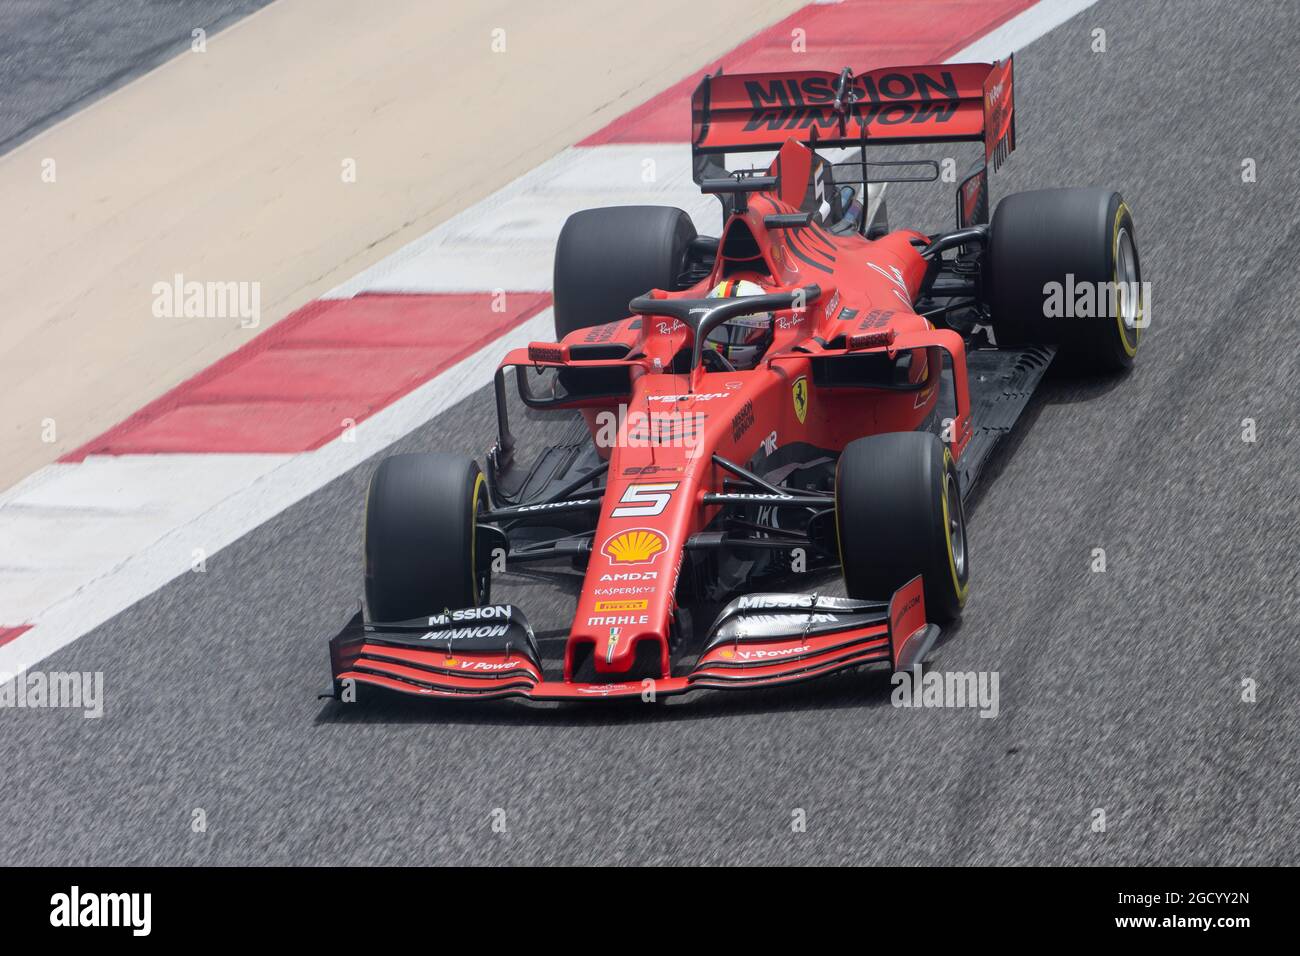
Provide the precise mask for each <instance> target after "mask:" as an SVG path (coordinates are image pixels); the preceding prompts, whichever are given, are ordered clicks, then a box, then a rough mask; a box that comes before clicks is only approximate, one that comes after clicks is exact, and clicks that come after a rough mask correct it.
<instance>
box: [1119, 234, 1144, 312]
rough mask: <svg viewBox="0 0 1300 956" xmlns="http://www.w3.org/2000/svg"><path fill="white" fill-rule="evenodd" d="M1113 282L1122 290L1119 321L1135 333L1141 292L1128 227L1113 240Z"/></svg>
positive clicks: (1134, 251)
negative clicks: (1121, 306) (1121, 308)
mask: <svg viewBox="0 0 1300 956" xmlns="http://www.w3.org/2000/svg"><path fill="white" fill-rule="evenodd" d="M1115 281H1116V282H1118V283H1120V284H1121V288H1122V289H1123V290H1124V293H1123V296H1122V298H1121V300H1120V301H1121V302H1122V303H1123V310H1122V312H1121V314H1120V320H1121V321H1122V322H1123V323H1124V327H1125V328H1127V329H1131V330H1132V331H1133V332H1135V333H1136V332H1137V329H1138V316H1139V314H1140V313H1141V310H1140V309H1139V307H1138V306H1139V298H1140V295H1141V291H1140V290H1139V289H1138V272H1137V251H1136V250H1135V249H1134V248H1133V237H1132V236H1131V235H1129V231H1128V227H1121V228H1120V231H1119V236H1118V237H1117V238H1116V240H1115Z"/></svg>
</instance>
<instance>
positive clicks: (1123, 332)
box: [1110, 202, 1142, 358]
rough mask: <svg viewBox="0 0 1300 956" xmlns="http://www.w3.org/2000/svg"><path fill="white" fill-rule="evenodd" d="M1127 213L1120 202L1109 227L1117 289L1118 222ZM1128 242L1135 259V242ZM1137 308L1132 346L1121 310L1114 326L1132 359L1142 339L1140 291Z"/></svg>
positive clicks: (1124, 205)
mask: <svg viewBox="0 0 1300 956" xmlns="http://www.w3.org/2000/svg"><path fill="white" fill-rule="evenodd" d="M1128 211H1129V210H1128V205H1127V204H1126V203H1123V202H1121V203H1120V204H1119V208H1118V209H1116V210H1115V222H1114V224H1113V225H1112V227H1111V240H1110V261H1111V280H1112V281H1113V282H1114V283H1115V285H1116V287H1117V288H1118V286H1119V282H1120V278H1119V224H1120V221H1121V220H1123V218H1124V214H1125V213H1128ZM1129 218H1130V219H1132V218H1133V216H1132V213H1129ZM1129 241H1130V242H1132V243H1133V255H1134V256H1135V257H1136V255H1137V242H1136V241H1135V240H1133V237H1132V235H1130V236H1129ZM1138 281H1141V274H1139V275H1138ZM1137 308H1138V311H1137V318H1136V325H1135V326H1134V327H1133V344H1132V345H1130V344H1129V337H1128V326H1126V325H1125V324H1124V312H1123V310H1122V309H1121V310H1119V311H1118V314H1117V315H1116V316H1115V324H1116V326H1118V328H1119V344H1120V345H1122V346H1123V347H1124V352H1125V353H1126V354H1127V355H1128V357H1129V358H1133V357H1134V356H1135V355H1137V350H1138V345H1139V344H1140V343H1141V339H1142V294H1141V290H1138V291H1137Z"/></svg>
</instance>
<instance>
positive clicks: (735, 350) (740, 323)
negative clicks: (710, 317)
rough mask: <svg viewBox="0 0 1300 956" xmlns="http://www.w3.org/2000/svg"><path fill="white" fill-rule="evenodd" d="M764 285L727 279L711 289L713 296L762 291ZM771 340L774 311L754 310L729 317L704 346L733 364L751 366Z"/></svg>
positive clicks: (746, 367)
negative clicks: (732, 317)
mask: <svg viewBox="0 0 1300 956" xmlns="http://www.w3.org/2000/svg"><path fill="white" fill-rule="evenodd" d="M763 294H764V289H763V287H762V286H761V285H759V284H758V283H757V282H750V281H749V280H748V279H724V280H722V281H721V282H719V283H718V284H717V286H715V287H714V289H713V291H712V292H710V293H709V295H708V297H709V298H710V299H729V298H732V297H733V296H742V295H763ZM771 344H772V313H771V312H755V313H754V314H753V315H739V316H736V318H734V319H728V320H727V321H726V322H724V323H722V324H721V325H720V326H718V327H717V328H716V329H714V330H713V331H711V332H710V333H709V334H708V336H707V337H706V338H705V339H704V347H705V348H706V349H709V350H711V351H714V352H718V353H719V354H721V355H722V357H723V358H725V359H726V360H727V361H728V362H730V363H731V365H732V367H733V368H737V369H749V368H753V367H754V366H755V365H757V364H758V360H759V359H760V358H762V357H763V353H764V352H766V351H767V347H768V346H769V345H771Z"/></svg>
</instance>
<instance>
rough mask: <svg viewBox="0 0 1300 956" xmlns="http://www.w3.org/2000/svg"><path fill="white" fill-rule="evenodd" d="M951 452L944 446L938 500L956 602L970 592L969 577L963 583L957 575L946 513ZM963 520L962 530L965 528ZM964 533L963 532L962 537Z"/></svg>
mask: <svg viewBox="0 0 1300 956" xmlns="http://www.w3.org/2000/svg"><path fill="white" fill-rule="evenodd" d="M952 467H953V462H952V452H951V451H950V450H949V449H948V448H947V447H945V448H944V450H943V484H941V485H940V486H939V501H940V503H941V504H942V505H943V543H944V545H945V546H946V547H947V548H948V570H949V571H950V572H951V573H952V588H953V592H954V593H955V594H956V595H957V604H958V605H963V604H965V603H966V595H967V594H969V593H970V578H969V576H968V577H967V580H966V581H965V582H964V583H963V582H962V581H961V580H960V579H959V578H958V577H957V560H956V558H955V557H954V556H953V553H952V521H951V518H950V516H949V514H948V482H949V481H951V480H952V479H953V474H952V471H951V469H952ZM964 524H965V522H963V528H962V531H963V532H964V531H965V530H966V529H965V527H964ZM964 538H965V535H964V534H963V539H964Z"/></svg>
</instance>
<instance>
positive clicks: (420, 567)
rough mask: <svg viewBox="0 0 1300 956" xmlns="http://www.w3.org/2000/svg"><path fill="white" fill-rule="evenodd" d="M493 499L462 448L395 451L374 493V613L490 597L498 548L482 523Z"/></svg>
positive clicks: (410, 612)
mask: <svg viewBox="0 0 1300 956" xmlns="http://www.w3.org/2000/svg"><path fill="white" fill-rule="evenodd" d="M487 507H488V498H487V486H486V483H485V482H484V480H483V473H482V471H480V470H479V467H478V465H477V464H476V463H474V462H473V461H471V460H470V459H468V458H465V457H462V456H460V455H448V454H440V453H426V454H414V455H395V456H393V457H392V458H385V459H384V460H383V461H382V462H380V464H379V468H378V469H377V470H376V471H375V474H374V477H373V478H371V480H370V490H369V491H368V492H367V495H366V529H365V561H366V605H367V607H368V608H369V610H370V620H372V621H390V622H391V621H408V620H411V619H412V618H418V617H426V616H428V615H431V614H436V613H439V612H440V611H442V610H443V609H444V608H462V607H473V606H476V605H479V604H482V603H485V602H487V601H488V600H489V598H490V590H491V555H490V554H488V553H486V550H487V549H486V548H484V547H479V542H478V540H477V539H478V535H477V533H476V526H477V523H478V516H479V513H480V512H482V511H485V510H486V509H487Z"/></svg>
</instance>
